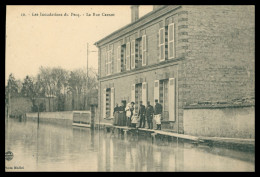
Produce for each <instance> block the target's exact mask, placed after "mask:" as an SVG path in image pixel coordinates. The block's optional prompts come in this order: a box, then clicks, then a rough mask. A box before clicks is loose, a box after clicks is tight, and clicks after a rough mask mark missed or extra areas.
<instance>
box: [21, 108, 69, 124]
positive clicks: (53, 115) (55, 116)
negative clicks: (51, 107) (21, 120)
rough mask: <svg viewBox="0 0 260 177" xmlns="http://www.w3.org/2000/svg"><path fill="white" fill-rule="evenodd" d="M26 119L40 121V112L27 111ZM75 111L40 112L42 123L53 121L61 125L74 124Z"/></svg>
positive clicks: (52, 122)
mask: <svg viewBox="0 0 260 177" xmlns="http://www.w3.org/2000/svg"><path fill="white" fill-rule="evenodd" d="M26 119H27V120H31V121H36V122H37V121H38V113H26ZM72 120H73V112H72V111H64V112H40V116H39V121H40V123H51V124H59V125H64V124H65V125H72Z"/></svg>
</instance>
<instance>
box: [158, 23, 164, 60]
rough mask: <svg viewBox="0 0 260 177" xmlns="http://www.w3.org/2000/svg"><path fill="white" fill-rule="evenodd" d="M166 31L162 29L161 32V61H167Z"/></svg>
mask: <svg viewBox="0 0 260 177" xmlns="http://www.w3.org/2000/svg"><path fill="white" fill-rule="evenodd" d="M164 44H165V29H164V28H161V29H160V30H159V59H160V61H164V60H165V46H164Z"/></svg>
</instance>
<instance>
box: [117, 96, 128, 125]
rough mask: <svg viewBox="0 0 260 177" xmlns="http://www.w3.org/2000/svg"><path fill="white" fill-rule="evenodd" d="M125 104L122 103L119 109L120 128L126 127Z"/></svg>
mask: <svg viewBox="0 0 260 177" xmlns="http://www.w3.org/2000/svg"><path fill="white" fill-rule="evenodd" d="M125 119H126V115H125V102H124V101H122V102H121V106H120V107H119V108H118V125H119V126H125Z"/></svg>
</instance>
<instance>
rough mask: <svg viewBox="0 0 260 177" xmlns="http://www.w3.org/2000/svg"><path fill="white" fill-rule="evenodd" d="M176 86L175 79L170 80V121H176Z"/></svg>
mask: <svg viewBox="0 0 260 177" xmlns="http://www.w3.org/2000/svg"><path fill="white" fill-rule="evenodd" d="M175 88H176V84H175V78H169V90H168V93H169V94H168V96H169V98H168V100H169V121H175V120H176V91H175V90H176V89H175Z"/></svg>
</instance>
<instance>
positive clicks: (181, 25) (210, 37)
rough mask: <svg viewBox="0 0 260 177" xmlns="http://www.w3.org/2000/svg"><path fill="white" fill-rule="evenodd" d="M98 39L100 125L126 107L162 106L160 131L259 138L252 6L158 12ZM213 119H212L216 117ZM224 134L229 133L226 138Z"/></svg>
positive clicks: (169, 8) (168, 8)
mask: <svg viewBox="0 0 260 177" xmlns="http://www.w3.org/2000/svg"><path fill="white" fill-rule="evenodd" d="M138 14H139V12H138V6H136V5H135V6H131V19H132V22H131V23H130V24H128V25H126V26H124V27H123V28H121V29H119V30H117V31H115V32H113V33H112V34H110V35H108V36H106V37H105V38H103V39H101V40H99V41H98V42H96V43H95V45H96V46H97V47H98V49H99V58H98V63H99V67H98V68H99V93H98V95H99V97H98V105H99V108H98V110H99V116H97V117H98V118H99V119H100V120H97V121H100V122H104V123H112V122H113V108H114V106H115V104H116V103H118V104H120V102H121V100H126V102H130V101H134V102H135V103H136V111H138V105H139V101H140V100H142V101H143V103H144V104H145V105H146V103H147V101H150V102H151V104H152V105H154V100H155V99H158V100H160V102H161V103H162V105H163V121H162V129H170V130H171V131H174V132H178V133H185V134H193V135H202V136H228V137H237V136H239V137H249V138H250V137H254V94H255V89H254V84H255V70H254V60H255V56H254V51H255V36H254V32H255V16H254V14H255V9H254V6H186V5H183V6H182V5H172V6H163V5H156V6H154V8H153V11H151V12H150V13H148V14H146V15H144V16H143V17H141V18H139V17H138ZM212 115H214V116H212ZM223 132H225V133H223Z"/></svg>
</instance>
